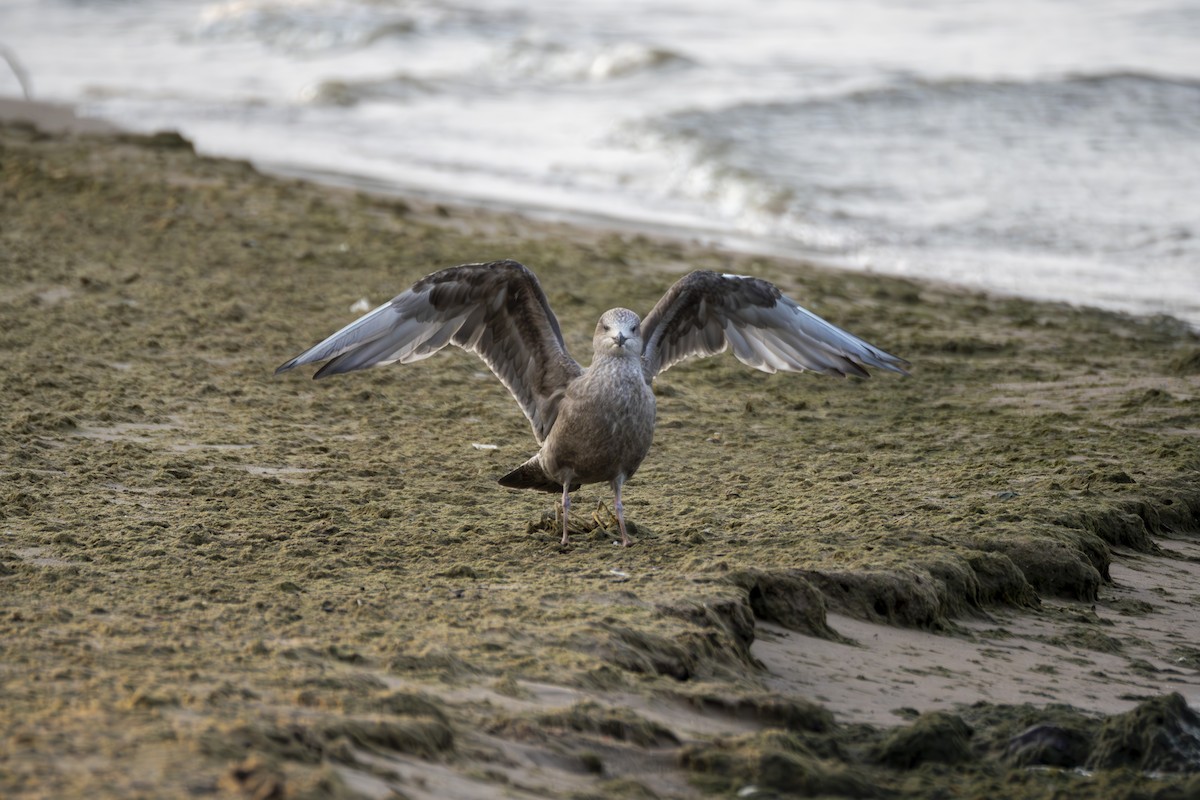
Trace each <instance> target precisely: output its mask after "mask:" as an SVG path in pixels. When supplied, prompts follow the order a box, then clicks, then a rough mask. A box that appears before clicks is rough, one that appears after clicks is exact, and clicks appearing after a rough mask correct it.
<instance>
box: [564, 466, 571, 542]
mask: <svg viewBox="0 0 1200 800" xmlns="http://www.w3.org/2000/svg"><path fill="white" fill-rule="evenodd" d="M562 507H563V538H562V546H563V547H566V546H567V531H568V530H569V528H568V527H567V514H568V512H570V510H571V481H570V480H568V481H567V482H566V483H564V484H563V499H562Z"/></svg>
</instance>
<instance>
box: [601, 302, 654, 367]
mask: <svg viewBox="0 0 1200 800" xmlns="http://www.w3.org/2000/svg"><path fill="white" fill-rule="evenodd" d="M592 349H593V350H595V353H596V355H600V354H601V353H604V354H608V355H617V354H622V353H624V354H629V355H632V356H637V357H640V356H641V355H642V318H641V317H639V316H638V315H637V314H635V313H633V312H632V311H630V310H629V309H628V308H613V309H609V310H608V311H605V312H604V314H603V315H602V316H601V317H600V321H599V322H597V323H596V333H595V335H594V336H592Z"/></svg>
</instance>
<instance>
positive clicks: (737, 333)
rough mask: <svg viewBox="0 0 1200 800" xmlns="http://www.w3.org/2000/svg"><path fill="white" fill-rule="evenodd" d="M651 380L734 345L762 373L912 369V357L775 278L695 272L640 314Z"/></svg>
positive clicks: (739, 355)
mask: <svg viewBox="0 0 1200 800" xmlns="http://www.w3.org/2000/svg"><path fill="white" fill-rule="evenodd" d="M642 340H643V341H644V342H645V345H644V347H643V350H642V360H643V367H644V369H645V372H646V378H647V380H653V379H654V377H655V376H656V375H658V373H660V372H663V371H665V370H667V369H669V368H670V367H671V366H672V365H674V364H677V363H679V362H680V361H683V360H684V359H685V358H690V357H692V356H712V355H716V354H717V353H721V352H724V350H725V348H726V347H732V348H733V354H734V355H735V356H737V358H738V360H739V361H741V362H742V363H743V364H748V365H749V366H751V367H754V368H755V369H761V370H762V371H763V372H775V371H777V370H784V371H786V372H803V371H804V370H813V371H815V372H824V373H826V374H827V375H842V376H845V375H858V376H862V377H866V376H867V375H868V374H869V373H868V372H867V369H866V368H867V367H878V368H880V369H887V370H891V371H893V372H899V373H903V374H908V373H907V371H906V370H905V367H907V366H908V362H907V361H905V360H904V359H902V358H897V357H896V356H893V355H891V354H889V353H885V352H883V351H882V350H880V349H879V348H877V347H874V346H873V345H870V344H867V343H866V342H864V341H863V340H862V339H859V338H858V337H856V336H852V335H851V334H849V333H846V331H844V330H842V329H841V328H838V327H837V326H835V325H831V324H830V323H828V322H826V321H825V320H823V319H821V318H820V317H818V316H817V315H816V314H814V313H812V312H811V311H807V310H805V309H803V308H801V307H800V306H799V305H797V303H796V302H795V301H794V300H792V299H791V298H789V297H787V296H786V295H784V294H783V292H781V291H779V287H777V286H775V285H774V284H773V283H768V282H767V281H764V280H760V279H758V278H750V277H746V276H743V275H720V274H718V273H716V272H708V271H699V272H693V273H691V274H690V275H686V276H684V277H683V278H681V279H680V280H679V281H678V282H676V284H675V285H674V286H672V287H671V288H670V289H669V290H668V291H667V293H666V294H665V295H664V296H663V298H662V299H661V300H659V301H658V304H657V305H656V306H654V309H653V310H652V311H651V312H650V313H649V314H647V315H646V318H645V319H644V320H642Z"/></svg>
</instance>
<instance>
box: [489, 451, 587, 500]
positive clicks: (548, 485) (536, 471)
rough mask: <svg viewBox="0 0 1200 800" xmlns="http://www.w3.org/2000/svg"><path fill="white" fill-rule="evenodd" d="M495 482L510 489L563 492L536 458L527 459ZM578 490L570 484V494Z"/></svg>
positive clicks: (576, 485) (560, 486)
mask: <svg viewBox="0 0 1200 800" xmlns="http://www.w3.org/2000/svg"><path fill="white" fill-rule="evenodd" d="M497 482H498V483H499V484H500V485H501V486H507V487H508V488H510V489H537V490H538V491H539V492H553V493H555V494H557V493H558V492H561V491H562V490H563V487H562V484H561V483H559V482H558V481H556V480H554V479H553V478H551V477H550V476H549V475H547V474H546V471H545V470H544V469H542V461H541V459H540V458H538V457H537V456H534V457H533V458H531V459H529V460H528V461H526V462H525V463H524V464H522V465H521V466H519V467H517V468H516V469H514V470H513V471H512V472H510V473H508V474H507V475H505V476H504V477H503V478H501V479H500V480H499V481H497ZM578 488H579V484H578V483H573V484H571V491H572V492H573V491H575V490H576V489H578Z"/></svg>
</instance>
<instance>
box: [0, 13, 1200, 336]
mask: <svg viewBox="0 0 1200 800" xmlns="http://www.w3.org/2000/svg"><path fill="white" fill-rule="evenodd" d="M0 46H3V47H4V48H6V49H7V51H8V52H9V53H10V54H11V55H12V56H13V57H15V59H16V60H17V61H18V62H19V63H20V65H22V66H23V67H24V70H25V72H26V73H27V74H28V79H29V83H30V86H31V89H32V91H33V94H34V97H35V98H37V99H43V100H51V101H59V102H67V103H73V104H76V105H78V106H79V107H80V108H81V110H82V112H83V113H86V114H89V115H94V116H98V117H103V118H107V119H110V120H112V121H114V122H117V123H119V124H121V125H124V126H126V127H129V128H133V129H135V130H144V131H151V130H157V129H164V128H170V129H176V130H179V131H181V132H182V133H183V134H185V135H186V136H188V137H189V138H191V139H192V140H193V141H194V142H195V143H196V145H197V147H198V149H199V150H201V151H202V152H206V153H210V154H215V155H228V156H235V157H241V158H248V159H251V160H252V161H254V162H255V163H257V164H258V165H259V166H260V167H262V168H264V169H267V170H276V171H280V172H285V173H288V174H299V175H307V176H310V177H315V178H318V179H322V180H328V181H334V182H341V183H348V184H353V185H359V186H364V187H368V188H372V189H377V190H383V191H400V192H416V193H424V194H428V195H431V196H435V197H444V198H453V199H459V200H464V201H468V202H474V203H482V204H488V205H498V206H501V207H516V208H521V209H525V210H528V211H531V212H533V213H539V214H544V215H549V216H557V217H565V218H582V219H590V220H598V221H601V222H606V223H613V224H619V225H622V226H628V225H632V226H635V227H643V228H651V229H655V230H665V231H671V232H676V233H683V234H685V235H687V236H689V237H694V238H699V239H702V240H706V241H713V242H720V243H725V244H728V245H731V246H735V247H742V248H746V249H756V250H764V251H770V252H779V253H788V254H792V255H796V256H802V257H809V258H816V259H818V260H821V261H825V262H827V263H831V264H835V265H838V266H842V267H845V268H849V269H858V270H872V271H876V272H880V273H893V274H905V275H912V276H922V277H932V278H937V279H943V280H948V281H953V282H956V283H959V284H964V285H967V286H972V287H977V288H984V289H989V290H993V291H1000V292H1006V293H1012V294H1019V295H1024V296H1029V297H1037V298H1048V299H1057V300H1066V301H1069V302H1073V303H1079V304H1089V305H1100V306H1105V307H1109V308H1115V309H1120V310H1126V311H1131V312H1134V313H1142V314H1153V313H1166V314H1171V315H1174V316H1177V317H1180V318H1182V319H1185V320H1187V321H1188V322H1190V323H1192V324H1193V325H1197V326H1200V0H1191V1H1188V0H1090V1H1088V0H1037V1H1036V2H1035V1H1034V0H1005V1H1004V2H1001V0H971V2H961V0H958V2H951V1H950V0H844V2H837V3H831V2H817V0H792V1H791V2H780V0H742V2H739V3H728V2H716V0H689V1H688V2H684V0H617V1H614V2H607V3H587V4H584V3H580V4H572V3H561V2H551V0H523V2H519V3H517V2H488V1H487V0H460V1H458V2H441V1H435V0H226V1H225V2H214V1H212V0H208V1H205V0H0ZM20 93H21V86H20V84H19V83H18V81H17V79H16V77H15V76H14V73H13V71H12V70H11V69H10V68H9V67H8V65H7V64H6V63H4V62H3V61H0V94H3V95H11V96H19V94H20ZM493 255H497V254H486V253H464V254H463V260H472V259H476V258H486V257H490V256H493ZM502 255H514V256H517V257H519V255H520V254H502ZM418 266H420V267H429V268H432V267H434V266H439V265H418ZM534 266H535V267H536V265H534Z"/></svg>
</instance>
